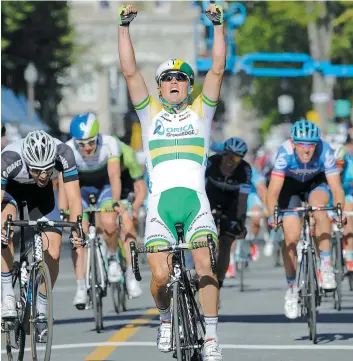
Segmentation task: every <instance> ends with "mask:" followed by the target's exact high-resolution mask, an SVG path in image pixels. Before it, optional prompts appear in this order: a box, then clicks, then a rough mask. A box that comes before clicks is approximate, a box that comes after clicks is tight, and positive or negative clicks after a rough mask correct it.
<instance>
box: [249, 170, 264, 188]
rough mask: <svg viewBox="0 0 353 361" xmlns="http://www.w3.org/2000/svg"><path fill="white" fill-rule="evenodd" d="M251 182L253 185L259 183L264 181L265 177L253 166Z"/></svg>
mask: <svg viewBox="0 0 353 361" xmlns="http://www.w3.org/2000/svg"><path fill="white" fill-rule="evenodd" d="M251 183H252V184H253V186H254V187H256V186H257V185H259V184H260V183H265V177H264V176H263V175H262V174H261V173H260V172H259V171H258V170H257V169H255V168H253V169H252V177H251Z"/></svg>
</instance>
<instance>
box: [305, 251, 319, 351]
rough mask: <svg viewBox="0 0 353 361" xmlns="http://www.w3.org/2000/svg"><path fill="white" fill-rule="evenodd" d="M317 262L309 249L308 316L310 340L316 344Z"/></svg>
mask: <svg viewBox="0 0 353 361" xmlns="http://www.w3.org/2000/svg"><path fill="white" fill-rule="evenodd" d="M315 272H316V270H315V263H314V258H313V252H312V251H311V249H309V250H308V276H309V277H308V283H309V284H308V289H309V299H308V303H307V308H308V318H309V320H308V321H309V332H310V340H312V341H313V344H316V342H317V340H316V281H315Z"/></svg>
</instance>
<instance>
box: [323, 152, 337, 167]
mask: <svg viewBox="0 0 353 361" xmlns="http://www.w3.org/2000/svg"><path fill="white" fill-rule="evenodd" d="M335 162H336V160H335V155H334V154H330V151H329V150H328V151H327V152H326V154H325V162H324V164H325V168H326V169H328V168H332V167H333V166H334V165H335Z"/></svg>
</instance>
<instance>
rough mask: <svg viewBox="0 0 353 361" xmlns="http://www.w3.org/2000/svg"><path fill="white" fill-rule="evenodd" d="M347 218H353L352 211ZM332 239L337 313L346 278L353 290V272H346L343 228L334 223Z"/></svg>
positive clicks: (334, 298) (334, 301)
mask: <svg viewBox="0 0 353 361" xmlns="http://www.w3.org/2000/svg"><path fill="white" fill-rule="evenodd" d="M344 213H345V214H346V216H347V217H350V216H353V212H352V211H345V212H344ZM332 236H333V237H332V239H331V244H332V246H333V248H332V250H333V252H332V259H333V265H334V272H335V279H336V283H337V288H336V290H334V291H333V307H334V309H336V310H337V311H340V310H341V303H342V284H343V281H344V278H345V277H347V278H348V283H349V288H350V290H351V291H352V289H353V272H345V267H344V266H345V260H344V255H343V247H342V245H343V242H342V239H343V228H339V225H338V224H336V223H333V227H332Z"/></svg>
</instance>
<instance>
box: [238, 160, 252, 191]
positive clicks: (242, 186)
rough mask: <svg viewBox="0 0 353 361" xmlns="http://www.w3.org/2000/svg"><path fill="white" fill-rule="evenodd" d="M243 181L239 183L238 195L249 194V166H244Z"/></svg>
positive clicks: (250, 174) (250, 172)
mask: <svg viewBox="0 0 353 361" xmlns="http://www.w3.org/2000/svg"><path fill="white" fill-rule="evenodd" d="M242 178H243V181H242V182H241V183H240V187H239V193H242V194H249V193H250V192H251V178H252V169H251V167H250V165H249V164H245V167H244V175H243V177H242Z"/></svg>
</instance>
